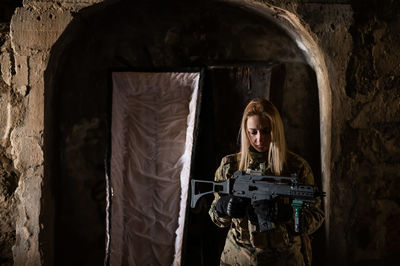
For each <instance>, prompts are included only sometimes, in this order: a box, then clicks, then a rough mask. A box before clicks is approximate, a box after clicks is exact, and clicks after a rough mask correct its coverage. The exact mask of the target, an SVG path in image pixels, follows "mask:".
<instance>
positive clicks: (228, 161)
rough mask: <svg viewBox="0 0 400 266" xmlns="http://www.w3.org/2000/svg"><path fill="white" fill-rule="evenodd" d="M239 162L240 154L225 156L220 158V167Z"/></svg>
mask: <svg viewBox="0 0 400 266" xmlns="http://www.w3.org/2000/svg"><path fill="white" fill-rule="evenodd" d="M239 161H240V152H239V153H234V154H229V155H226V156H225V157H224V158H222V160H221V165H224V164H234V163H238V162H239Z"/></svg>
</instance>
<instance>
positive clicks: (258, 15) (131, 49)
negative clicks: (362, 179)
mask: <svg viewBox="0 0 400 266" xmlns="http://www.w3.org/2000/svg"><path fill="white" fill-rule="evenodd" d="M154 6H157V8H154ZM282 12H283V11H279V10H277V9H276V8H274V7H272V6H266V5H261V4H260V5H258V4H257V5H256V4H249V3H247V2H241V1H211V2H208V1H207V2H206V3H197V4H193V3H191V4H187V3H168V5H166V4H165V3H163V2H162V1H137V2H135V3H127V2H125V1H121V2H115V3H112V4H99V5H95V6H93V7H89V8H87V9H85V10H82V11H81V12H78V13H77V14H76V17H75V19H74V20H73V21H72V22H71V24H70V25H69V26H68V27H67V29H66V31H65V32H64V33H63V35H62V36H61V37H60V39H59V40H58V41H57V42H56V44H55V45H54V46H53V48H52V51H51V57H50V61H49V65H48V68H47V71H46V84H45V94H46V109H45V113H46V116H45V131H47V132H49V133H48V134H47V136H48V139H45V146H46V148H45V150H46V153H47V155H46V158H50V157H51V159H49V161H51V162H53V163H51V164H47V166H46V167H47V168H46V170H45V171H46V173H47V175H46V176H47V178H46V180H49V179H50V180H52V181H51V182H54V186H53V188H54V194H55V195H56V196H55V215H54V217H55V218H54V219H55V236H54V240H53V241H54V250H53V251H49V252H50V253H53V252H54V254H55V258H56V259H55V260H56V263H58V264H71V263H78V264H79V263H84V264H88V265H90V264H98V263H101V262H102V260H103V258H104V249H105V246H104V238H105V230H104V228H105V209H106V207H105V205H106V200H105V194H104V189H103V188H104V187H105V176H104V151H105V149H106V143H107V136H106V134H105V132H106V131H105V130H104V128H106V127H107V125H106V123H105V121H106V120H105V117H107V115H108V114H107V110H108V108H107V102H108V100H107V99H108V97H109V94H108V89H109V86H108V79H107V77H108V71H109V69H110V68H115V67H122V68H124V67H139V68H148V69H151V68H160V67H198V66H211V65H218V64H230V63H238V62H239V63H244V62H246V63H249V62H250V64H253V63H256V62H274V63H280V64H282V65H284V66H285V69H286V73H288V72H290V71H292V70H293V69H296V68H300V69H302V71H304V73H307V75H309V81H307V82H306V83H304V82H305V81H304V80H301V79H300V78H299V77H294V76H292V78H293V80H292V81H291V82H292V83H296V84H297V85H299V84H300V88H302V89H305V88H309V87H310V86H309V85H310V84H312V88H315V90H316V89H318V91H319V95H318V96H317V98H315V96H316V94H314V99H313V100H312V101H313V105H314V106H315V104H316V102H317V104H316V105H317V106H318V107H319V112H320V117H321V119H320V120H318V121H320V123H319V126H320V127H321V130H320V131H319V132H317V135H320V136H321V143H322V145H321V146H320V143H319V141H318V140H317V143H316V144H315V145H316V146H317V147H318V149H317V153H318V154H317V155H315V156H317V158H319V157H320V156H321V157H322V160H321V161H320V162H322V163H321V166H320V167H321V169H322V170H321V172H322V178H323V180H324V182H323V184H329V179H328V177H329V171H328V169H329V167H328V162H329V143H330V139H329V130H330V120H329V119H330V113H329V110H330V109H329V108H330V107H329V106H330V98H329V90H328V88H329V86H328V84H327V83H326V81H327V76H326V70H325V67H324V63H323V57H322V55H321V54H318V51H319V50H316V51H315V50H313V49H312V48H314V46H313V45H315V44H314V43H313V41H312V38H311V37H310V36H309V35H308V34H307V31H306V30H305V29H304V28H303V27H302V26H301V24H300V23H298V22H297V21H296V18H295V17H292V16H291V14H289V13H287V12H286V13H285V12H283V13H282ZM114 14H118V17H115V16H114ZM274 15H275V16H274ZM285 16H286V17H285ZM278 25H279V26H278ZM309 66H311V68H310V67H309ZM286 77H287V75H286ZM288 89H289V90H290V88H289V87H288ZM302 89H299V90H298V91H301V90H302ZM314 92H315V91H314ZM287 93H289V94H290V91H288V92H287ZM303 96H304V95H303ZM307 99H310V98H307ZM318 99H319V100H318ZM318 102H319V104H318ZM285 104H288V102H287V101H286V102H285V101H282V108H284V106H285ZM289 105H290V104H289ZM210 106H211V103H210V102H203V108H209V107H210ZM292 111H293V110H292ZM282 112H284V111H282ZM288 112H289V109H288ZM289 113H290V112H289ZM315 114H317V113H314V115H315ZM293 120H296V118H293ZM288 123H289V122H288ZM296 126H297V125H295V127H296ZM314 133H315V132H313V134H314ZM206 134H208V135H207V136H208V138H213V136H212V134H211V135H210V134H209V133H206ZM313 141H315V139H314V140H313ZM321 150H322V152H320V151H321ZM318 161H319V160H318V159H317V160H315V162H316V164H318ZM317 168H318V166H317ZM214 170H215V165H213V164H210V165H209V166H208V168H207V169H205V170H204V171H205V172H204V173H205V174H206V175H207V176H210V177H211V176H212V175H213V171H214ZM324 190H326V185H324ZM43 204H44V205H46V203H43ZM88 229H89V230H88ZM66 247H68V249H66ZM66 250H68V253H67V252H66ZM71 254H74V255H73V256H71ZM50 257H51V256H50ZM50 260H51V259H50Z"/></svg>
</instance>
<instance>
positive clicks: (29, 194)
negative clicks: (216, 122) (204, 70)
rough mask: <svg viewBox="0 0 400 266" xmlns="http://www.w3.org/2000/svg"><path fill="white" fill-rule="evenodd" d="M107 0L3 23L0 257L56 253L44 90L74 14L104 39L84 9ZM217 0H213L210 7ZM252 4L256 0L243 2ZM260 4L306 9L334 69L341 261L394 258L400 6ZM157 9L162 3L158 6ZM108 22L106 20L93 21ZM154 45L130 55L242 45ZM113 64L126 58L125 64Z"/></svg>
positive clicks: (336, 244)
mask: <svg viewBox="0 0 400 266" xmlns="http://www.w3.org/2000/svg"><path fill="white" fill-rule="evenodd" d="M100 2H102V1H101V0H74V1H72V0H64V1H55V0H54V1H53V0H25V1H23V7H20V8H17V9H16V10H15V13H14V15H13V17H12V20H11V23H10V24H7V23H6V24H2V26H1V31H0V45H1V56H0V64H1V82H0V103H1V104H0V109H1V114H2V116H1V117H0V137H1V138H2V141H1V147H0V168H1V169H0V174H1V175H0V214H1V217H6V218H5V219H2V220H1V222H0V230H1V238H0V249H1V250H2V252H1V253H0V263H4V264H11V263H12V261H14V264H15V265H21V264H25V265H40V264H42V263H43V264H51V263H50V262H51V261H52V260H53V258H52V252H53V251H49V250H51V248H50V246H51V244H52V243H54V239H53V238H54V235H53V234H52V232H53V230H54V228H53V226H54V213H55V211H56V210H55V204H54V202H55V198H56V195H55V194H54V193H55V192H54V189H53V186H54V184H53V182H54V180H53V179H55V176H57V175H56V173H54V169H53V168H52V167H48V164H50V165H52V162H53V161H52V160H54V159H53V158H51V156H50V155H51V154H52V153H54V152H56V151H57V149H52V148H48V147H50V146H51V144H52V143H54V141H56V139H57V137H58V135H56V134H53V133H52V132H51V129H49V128H47V129H46V128H45V123H46V122H45V121H48V120H50V121H51V120H52V119H54V116H55V115H56V114H53V113H52V112H50V111H49V112H45V110H52V109H51V107H52V106H53V105H52V104H54V103H52V102H51V99H55V98H56V95H54V94H52V93H54V92H53V91H51V90H46V88H47V87H46V86H50V87H51V86H54V84H57V82H60V81H57V82H56V81H55V80H54V77H57V75H58V74H57V71H59V68H58V66H59V64H60V65H61V64H62V63H65V62H67V61H68V60H67V61H65V60H66V59H63V60H64V61H57V60H55V61H52V62H51V65H50V66H49V64H48V63H49V60H50V56H51V51H54V50H52V49H53V48H54V47H55V46H57V47H58V48H59V49H60V50H59V51H62V50H63V49H64V48H65V47H66V48H68V46H69V45H71V39H70V37H68V36H67V37H65V35H64V38H63V42H62V43H61V42H60V41H58V40H60V36H62V34H63V33H64V34H65V29H66V28H67V26H68V25H70V26H71V24H70V23H71V21H75V24H74V25H73V26H77V25H78V26H79V25H83V26H85V25H86V26H87V28H86V29H87V34H88V35H87V36H86V38H87V41H88V42H87V48H90V47H91V46H90V45H93V47H97V48H98V47H99V46H98V45H97V44H96V43H92V44H90V41H91V39H90V36H91V35H90V34H91V32H90V27H94V24H91V22H90V21H87V18H88V16H86V15H88V14H89V15H90V14H91V12H95V11H96V10H99V9H104V10H108V9H107V6H108V5H110V6H111V5H112V4H114V3H118V1H105V2H104V3H102V4H98V3H100ZM209 2H215V1H206V2H205V3H209ZM232 2H236V3H238V4H239V6H240V3H241V1H232ZM247 2H251V1H243V3H247ZM259 2H265V4H266V7H269V5H274V6H277V7H280V8H282V9H284V10H287V11H289V12H291V13H292V14H294V15H295V16H296V17H298V18H299V19H300V22H301V23H302V26H304V27H305V29H307V30H308V31H309V34H310V36H311V37H312V38H313V40H314V41H315V42H316V43H317V45H318V46H319V47H320V48H321V51H322V54H323V56H324V60H325V62H326V65H327V68H328V74H329V82H330V87H331V91H330V92H331V95H332V103H331V104H332V106H331V108H332V128H331V130H330V134H331V137H332V138H331V142H330V145H331V159H330V164H331V168H330V169H329V170H330V176H331V179H330V183H329V184H328V187H329V189H330V191H329V192H330V200H331V201H330V205H329V209H328V210H327V212H328V213H329V217H330V218H329V221H330V223H329V228H328V229H329V230H328V233H329V246H328V250H327V251H328V252H327V255H329V256H330V259H329V261H330V262H332V264H333V265H336V264H339V263H341V264H347V265H394V261H395V260H398V259H399V255H397V254H400V252H399V251H400V250H399V249H400V248H399V245H398V244H399V241H400V229H399V228H398V226H397V225H398V224H399V218H400V217H399V216H400V208H399V196H398V195H399V193H397V191H398V188H400V185H399V184H400V182H398V179H399V178H400V174H399V171H398V169H399V163H400V134H399V133H400V132H399V128H400V127H399V125H400V121H399V117H400V107H399V106H400V79H399V77H400V65H399V62H400V58H399V57H400V45H399V43H400V40H399V39H400V26H399V25H400V23H399V22H400V16H399V15H398V14H399V13H400V4H398V3H397V2H395V1H390V0H383V1H377V0H369V1H362V0H358V1H345V0H342V1H339V0H338V1H333V0H330V1H312V0H297V1H283V0H271V1H259ZM153 4H156V3H153ZM205 5H207V4H205ZM89 6H90V8H88V9H85V8H86V7H89ZM155 6H157V7H161V8H163V6H162V5H161V4H160V3H158V5H155ZM92 7H93V8H92ZM164 8H165V6H164ZM113 11H115V10H113V9H112V8H111V9H109V12H113ZM82 12H83V13H82ZM85 12H86V13H85ZM276 12H278V13H277V14H279V11H276ZM82 14H86V15H82ZM104 14H107V13H104ZM110 16H111V13H110ZM114 17H115V16H114ZM255 17H256V16H255ZM110 18H111V17H110ZM99 25H100V27H107V24H96V25H95V26H96V27H97V26H99ZM195 33H196V32H195ZM183 34H184V35H183ZM145 37H146V36H145ZM167 37H168V38H166V39H165V41H166V42H171V43H174V42H176V41H181V42H183V43H186V42H188V40H189V39H191V38H199V39H198V40H199V42H200V43H202V44H204V45H207V44H210V43H212V42H208V41H205V40H204V39H202V38H203V37H202V36H201V35H198V36H197V35H195V34H194V35H193V36H190V31H189V29H188V31H187V32H186V31H185V29H183V31H182V29H171V31H170V32H169V34H168V36H167ZM105 41H106V40H105ZM163 41H164V40H163ZM189 42H190V40H189ZM253 44H254V46H253V48H252V49H251V50H249V51H248V54H247V55H248V58H252V57H254V58H256V59H257V56H258V53H253V52H254V51H256V50H257V49H262V43H261V44H260V45H257V44H256V43H253ZM101 45H103V44H101ZM107 45H111V44H110V43H109V44H107ZM60 47H61V48H60ZM150 47H152V48H153V49H155V50H143V53H138V54H129V53H128V54H124V56H125V59H128V62H129V61H130V60H133V61H134V60H137V62H145V61H146V60H148V59H149V58H151V59H150V61H146V62H150V66H152V65H153V66H154V65H162V64H164V63H165V62H169V63H171V65H174V64H175V63H177V62H178V63H179V62H185V60H187V62H194V63H196V62H197V63H199V62H207V60H204V58H206V57H207V56H210V58H211V59H212V58H213V56H214V57H217V58H218V56H221V55H222V56H224V55H227V53H226V52H227V51H231V52H232V51H235V50H234V49H241V48H240V47H237V46H231V47H230V48H229V47H228V48H226V49H225V48H224V47H223V46H220V48H222V49H221V53H219V54H207V55H204V54H203V55H200V59H199V57H197V58H196V57H191V59H185V56H187V54H185V51H184V50H168V54H169V55H173V56H172V57H170V58H161V57H159V58H157V57H151V55H153V54H154V53H161V52H162V51H160V50H157V49H159V47H158V46H157V45H153V46H150ZM170 47H171V46H170ZM172 47H173V46H172ZM260 47H261V48H260ZM118 49H122V50H124V49H125V48H123V47H122V48H121V47H119V48H118ZM224 49H225V50H224ZM125 50H126V49H125ZM87 51H90V50H87ZM199 51H201V49H200V50H199ZM224 51H225V53H224ZM84 52H85V51H83V53H84ZM163 52H164V51H163ZM149 55H150V57H149ZM53 56H54V55H53ZM72 56H73V54H72ZM202 56H203V57H202ZM56 58H58V57H56ZM182 58H183V59H182ZM201 58H203V59H201ZM151 60H153V61H151ZM157 60H158V61H157ZM160 60H164V61H160ZM182 60H183V61H182ZM191 60H192V61H191ZM196 60H197V61H196ZM202 60H203V61H202ZM116 62H117V63H116V64H117V66H121V65H123V63H124V62H126V61H118V60H117V61H116ZM71 70H73V67H72V66H71ZM45 72H46V73H47V75H46V79H45ZM96 82H97V81H94V83H96ZM46 84H47V85H46ZM45 93H46V94H45ZM65 93H66V92H65ZM77 93H79V92H77ZM93 93H95V92H93ZM66 95H67V96H68V93H66ZM89 96H90V94H89ZM47 97H49V98H47ZM49 99H50V100H49ZM46 104H49V106H46ZM49 108H50V109H49ZM66 117H67V116H66ZM81 122H82V123H81V124H82V126H81V127H77V128H76V131H71V132H72V133H75V134H77V140H79V138H82V139H85V137H86V136H87V135H85V134H89V135H90V132H91V131H90V130H91V129H92V128H96V127H98V125H99V124H98V120H85V121H84V120H82V121H81ZM66 123H68V121H66ZM70 129H71V130H72V129H73V127H70ZM46 130H47V131H46ZM49 130H50V131H49ZM80 130H81V131H82V130H84V132H83V131H82V132H83V133H82V134H83V135H82V134H80ZM72 133H71V134H72ZM89 137H90V136H89ZM65 141H67V139H66V140H65ZM47 144H48V145H47ZM88 145H89V146H90V145H95V144H93V143H89V144H88ZM70 151H73V150H70ZM96 167H97V166H96ZM46 169H47V170H46ZM102 244H103V243H102ZM11 246H13V249H12V254H13V255H11ZM3 247H4V248H3ZM41 250H42V254H44V255H43V256H41V255H40V254H41ZM327 264H328V263H327Z"/></svg>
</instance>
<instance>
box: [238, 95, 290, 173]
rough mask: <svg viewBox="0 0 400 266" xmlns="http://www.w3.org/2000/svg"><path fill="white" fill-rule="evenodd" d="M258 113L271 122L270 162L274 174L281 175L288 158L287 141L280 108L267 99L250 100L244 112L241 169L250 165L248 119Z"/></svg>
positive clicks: (241, 137)
mask: <svg viewBox="0 0 400 266" xmlns="http://www.w3.org/2000/svg"><path fill="white" fill-rule="evenodd" d="M254 115H258V116H260V117H261V118H265V119H268V121H269V122H270V123H271V143H270V146H269V151H268V163H269V165H271V168H272V169H271V170H272V173H273V174H276V175H280V174H281V172H282V169H283V165H284V164H285V160H286V142H285V134H284V130H283V123H282V119H281V116H280V115H279V112H278V109H276V107H275V106H274V105H273V104H272V103H271V102H270V101H268V100H267V99H263V98H257V99H253V100H252V101H250V103H249V104H248V105H247V106H246V108H245V109H244V112H243V117H242V122H241V126H240V152H241V154H240V163H239V169H240V170H246V169H247V167H248V165H249V148H250V141H249V138H248V136H247V119H248V118H249V117H250V116H254Z"/></svg>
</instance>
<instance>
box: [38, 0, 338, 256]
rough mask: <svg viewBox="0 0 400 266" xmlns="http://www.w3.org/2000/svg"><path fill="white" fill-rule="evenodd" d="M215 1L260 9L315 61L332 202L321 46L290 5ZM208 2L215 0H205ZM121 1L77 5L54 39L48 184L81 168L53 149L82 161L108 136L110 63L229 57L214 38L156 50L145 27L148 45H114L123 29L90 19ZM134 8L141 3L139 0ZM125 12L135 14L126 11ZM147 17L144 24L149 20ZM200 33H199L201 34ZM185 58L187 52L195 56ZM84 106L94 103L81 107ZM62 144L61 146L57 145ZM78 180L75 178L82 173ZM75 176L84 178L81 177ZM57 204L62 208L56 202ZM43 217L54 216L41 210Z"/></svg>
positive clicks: (171, 36) (169, 37) (170, 36)
mask: <svg viewBox="0 0 400 266" xmlns="http://www.w3.org/2000/svg"><path fill="white" fill-rule="evenodd" d="M211 2H212V3H222V4H226V5H229V6H230V7H233V9H237V10H241V11H243V10H244V12H247V13H248V14H256V15H257V16H258V17H262V18H264V19H265V20H268V21H272V24H275V25H278V26H279V27H280V28H281V29H283V30H284V31H285V32H286V34H287V35H289V36H290V37H291V38H292V40H291V42H292V43H293V42H295V43H296V44H297V49H298V51H300V52H298V53H299V54H303V55H304V56H305V58H306V61H307V62H308V64H309V65H311V66H312V68H313V69H314V71H315V73H316V77H317V83H318V88H319V106H320V117H321V119H320V121H321V123H320V124H321V128H320V134H321V149H322V151H321V154H322V159H321V165H322V177H323V184H324V188H323V189H324V190H325V191H327V192H328V197H327V200H326V202H325V208H326V209H327V207H328V206H329V173H330V165H329V162H330V160H329V157H330V126H331V122H330V116H331V114H330V112H331V111H330V108H331V107H330V89H329V83H328V75H327V70H326V66H325V63H324V57H323V55H322V53H321V52H320V50H319V48H318V46H317V45H316V43H315V42H314V41H313V39H312V37H311V35H310V34H309V32H308V31H307V30H306V29H305V28H304V27H303V26H302V24H301V23H300V21H299V20H298V19H297V18H296V16H294V15H293V14H291V13H289V12H287V11H285V10H282V9H279V8H276V7H274V6H272V5H268V4H260V3H256V2H250V1H211ZM208 5H211V4H210V3H208ZM178 7H179V5H178ZM121 8H122V7H121V6H119V5H118V2H117V3H116V4H115V5H104V6H102V5H97V6H94V7H89V8H88V9H87V10H84V11H83V12H79V13H78V14H76V18H75V19H74V20H73V21H72V22H71V23H70V24H69V26H68V28H67V29H66V30H65V31H64V33H63V35H62V36H61V37H60V38H59V39H58V40H57V41H56V43H55V45H53V47H52V50H51V52H50V61H49V64H48V65H47V71H46V74H47V76H46V80H45V82H46V84H45V85H44V86H45V87H44V91H45V93H46V96H47V99H46V102H45V104H46V105H45V125H44V128H45V132H46V131H47V132H49V130H50V131H51V130H52V129H54V128H58V129H57V130H58V131H57V133H50V135H48V134H47V135H45V137H46V136H47V137H49V139H46V138H45V170H44V171H45V176H46V177H47V178H45V183H46V184H47V186H49V184H50V183H52V182H55V181H54V180H53V181H50V180H51V179H53V178H55V176H57V178H59V179H58V181H57V182H61V183H63V182H64V181H67V183H66V187H68V188H74V185H75V183H73V182H71V179H68V178H66V177H64V178H63V177H61V175H58V173H57V172H58V171H60V169H62V170H68V171H71V173H72V174H69V175H70V176H74V175H75V174H79V173H78V172H76V171H75V170H74V169H72V170H71V167H70V166H71V165H63V166H62V167H61V168H60V165H62V164H64V162H62V161H57V160H59V159H55V158H52V156H51V154H59V152H61V153H62V154H63V156H65V157H64V158H66V159H68V162H72V161H74V160H76V163H78V162H77V161H79V160H80V158H87V157H86V155H88V156H89V158H90V157H91V156H93V157H95V156H96V155H94V154H93V151H90V150H91V149H92V148H93V147H95V146H96V145H97V144H96V143H97V142H96V141H99V140H101V139H104V136H103V135H102V133H101V128H102V127H103V126H104V125H103V124H102V123H103V122H102V121H101V115H103V114H102V112H103V108H104V105H105V103H104V95H105V94H104V92H105V90H106V89H107V85H106V84H107V79H106V75H107V68H109V67H122V66H127V65H128V66H134V67H135V66H140V67H155V66H165V65H167V66H170V65H175V66H182V65H184V66H188V65H189V66H196V65H197V64H210V63H215V57H217V58H218V56H220V58H223V59H232V58H230V57H229V55H227V54H224V51H223V50H224V49H225V48H226V46H223V42H222V41H221V42H220V43H218V44H217V45H216V46H215V47H216V48H217V49H215V47H211V48H212V49H211V48H210V50H207V51H203V50H196V49H197V48H196V47H195V48H193V50H194V51H196V52H198V51H200V55H197V54H191V52H190V51H189V52H186V53H185V51H183V52H182V51H178V50H174V49H176V48H177V47H178V46H173V45H172V46H171V45H170V46H168V47H167V49H170V50H168V54H172V55H174V52H176V53H177V54H178V53H179V54H178V55H179V56H178V55H176V56H171V58H163V57H158V56H155V55H157V53H158V51H157V49H162V48H160V47H159V46H157V45H155V44H154V43H155V42H156V41H158V40H157V39H151V36H149V35H146V34H143V39H144V40H147V41H148V42H149V43H150V45H149V47H145V46H144V47H145V48H143V47H142V46H140V43H139V44H137V43H134V42H132V43H129V42H125V43H124V42H120V43H117V45H118V47H117V48H115V45H116V44H115V43H113V41H114V40H118V38H119V37H118V34H117V35H112V34H113V31H112V27H110V25H106V24H101V23H100V25H101V27H105V28H106V29H107V30H108V31H107V32H108V33H109V34H110V35H104V34H103V33H104V31H103V30H101V27H100V30H98V29H96V27H94V25H95V22H92V20H93V21H97V22H101V18H108V15H107V12H113V11H116V10H120V9H121ZM131 8H132V7H131ZM137 8H140V6H139V7H137ZM143 8H144V9H146V8H147V7H146V5H144V4H143ZM209 8H210V7H209ZM96 15H99V17H100V18H96V17H95V16H96ZM122 19H130V18H128V17H125V18H122ZM136 22H139V24H138V25H141V26H143V21H141V20H140V19H139V20H138V21H136ZM117 23H118V21H117V22H115V25H117ZM140 23H142V24H140ZM97 25H98V24H97ZM115 25H114V26H115ZM144 25H146V24H145V23H144ZM124 27H127V28H129V30H133V31H134V30H135V28H134V27H132V25H129V24H124ZM180 30H181V29H179V28H174V27H171V28H169V29H167V30H166V33H167V34H166V36H165V39H163V40H165V41H166V42H167V43H170V44H171V43H172V44H174V42H176V38H177V36H178V35H179V34H180V32H179V31H180ZM93 31H94V32H93ZM199 31H200V30H199ZM183 33H185V31H183ZM121 35H122V34H121ZM107 36H112V38H114V39H112V40H109V39H107V38H106V37H107ZM199 38H202V37H201V36H200V37H199ZM132 40H134V39H132ZM160 40H162V39H160ZM182 42H183V43H184V42H186V40H182ZM143 43H144V44H146V41H143ZM130 44H132V45H133V46H131V47H129V45H130ZM113 47H114V49H115V50H118V49H120V50H122V51H123V53H118V52H117V53H112V52H113V51H112V52H110V53H105V54H102V53H101V51H109V50H108V49H111V48H113ZM132 47H133V48H132ZM218 48H220V49H221V50H218ZM234 48H235V47H234ZM213 49H214V50H213ZM201 52H203V53H204V54H201ZM96 53H97V54H96ZM121 54H123V55H124V57H122V58H121ZM221 54H222V56H221ZM95 55H99V56H95ZM180 56H184V58H183V59H182V58H180ZM246 56H247V55H246ZM246 56H242V57H240V56H238V58H239V59H240V60H245V59H248V58H251V56H248V57H246ZM263 56H264V57H263ZM268 56H270V55H265V54H260V58H262V59H265V58H268ZM196 57H197V58H200V60H198V59H196ZM188 58H190V60H189V59H188ZM192 59H193V60H192ZM196 60H197V61H196ZM74 62H75V63H76V62H80V64H76V65H75V64H74ZM81 70H86V71H87V72H86V73H84V72H82V71H81ZM58 97H59V98H58ZM79 97H80V98H79ZM90 97H93V99H94V102H95V103H98V105H96V106H94V105H93V104H92V103H89V104H88V102H87V101H85V99H89V98H90ZM68 106H73V108H71V113H70V114H68V115H67V114H66V113H65V112H66V110H68V108H67V107H68ZM92 107H93V108H92ZM53 108H54V109H53ZM84 108H89V109H88V110H84ZM90 108H92V109H90ZM54 110H56V112H54V114H53V111H54ZM93 113H96V115H95V116H93ZM59 118H61V121H64V122H63V124H59V121H58V119H59ZM87 136H89V140H94V141H93V142H90V141H89V142H88V145H89V146H86V148H85V147H84V150H85V151H84V152H88V153H87V154H85V156H81V155H80V156H81V157H78V156H75V155H76V154H78V152H81V151H80V147H83V146H84V145H86V144H84V143H85V138H86V137H87ZM91 138H93V139H91ZM59 139H61V140H62V141H63V143H61V144H60V143H57V142H58V140H59ZM68 141H69V142H68ZM60 145H64V146H63V147H61V148H60ZM97 148H102V147H101V146H98V145H97ZM97 155H98V154H97ZM96 158H97V159H96V160H93V161H92V160H89V162H87V164H85V168H84V171H86V170H88V169H89V168H90V167H88V166H90V165H91V166H94V167H95V168H96V175H100V174H101V167H100V166H99V162H102V160H100V159H99V158H100V156H97V157H96ZM74 163H75V162H74ZM49 165H51V166H50V168H46V167H48V166H49ZM74 171H75V172H74ZM76 176H77V175H76ZM73 180H74V182H75V181H77V180H79V179H73ZM46 184H45V186H46ZM59 184H60V183H59ZM78 184H80V185H83V184H81V183H78ZM87 184H88V185H89V186H91V187H90V190H89V192H90V193H92V192H93V191H94V192H95V191H97V189H96V186H97V183H96V180H88V181H87V183H86V184H85V185H87ZM100 185H101V184H100ZM49 189H51V188H49ZM61 191H62V189H61V188H59V189H58V190H56V191H53V192H52V193H56V192H61ZM69 193H70V195H69V196H70V197H72V196H73V193H72V192H69ZM56 194H57V193H56ZM96 196H97V195H96V194H94V197H96ZM57 197H58V198H57ZM57 197H56V201H57V200H59V199H60V198H62V197H63V196H60V195H58V196H57ZM48 199H49V200H50V201H51V200H54V199H53V198H52V197H49V198H48ZM45 201H46V199H45ZM50 205H51V204H50ZM100 205H101V204H99V206H100ZM43 206H48V203H44V205H43ZM93 206H96V204H94V205H93ZM52 207H54V206H52ZM55 208H57V204H56V206H55ZM43 209H44V208H43ZM57 212H58V214H56V215H59V214H60V213H62V210H61V209H58V210H57V209H56V210H55V213H57ZM50 215H51V214H50ZM52 215H53V218H54V216H56V215H54V213H53V214H52ZM65 216H67V215H65ZM77 216H78V215H77ZM327 216H328V212H327ZM63 217H64V216H62V217H58V218H57V217H56V219H59V221H62V220H63V219H62V218H63ZM42 219H49V218H48V217H46V216H43V218H42ZM50 220H51V219H50ZM328 222H329V218H328V219H327V227H328V226H329V223H328ZM46 223H48V222H46ZM46 228H47V227H46ZM50 228H51V227H50ZM97 229H98V228H97ZM327 232H328V230H327ZM47 234H49V235H48V236H49V237H48V238H49V239H50V240H48V242H47V243H48V244H50V245H51V242H52V241H54V238H53V237H54V236H52V235H51V232H48V233H47ZM64 235H67V234H64ZM52 238H53V239H52ZM56 239H57V237H56ZM59 239H62V237H61V238H60V237H59ZM56 241H57V240H56ZM47 246H48V245H47ZM50 252H52V251H50ZM44 256H46V255H44ZM50 261H51V259H50Z"/></svg>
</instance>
